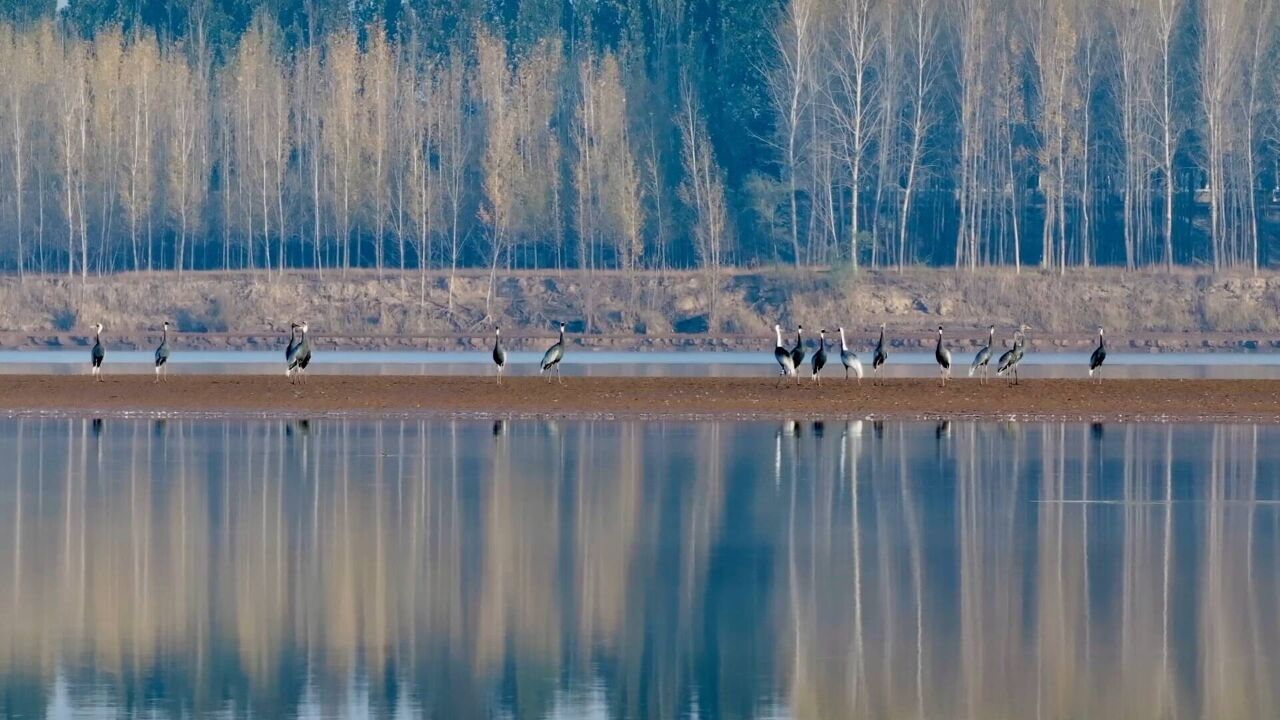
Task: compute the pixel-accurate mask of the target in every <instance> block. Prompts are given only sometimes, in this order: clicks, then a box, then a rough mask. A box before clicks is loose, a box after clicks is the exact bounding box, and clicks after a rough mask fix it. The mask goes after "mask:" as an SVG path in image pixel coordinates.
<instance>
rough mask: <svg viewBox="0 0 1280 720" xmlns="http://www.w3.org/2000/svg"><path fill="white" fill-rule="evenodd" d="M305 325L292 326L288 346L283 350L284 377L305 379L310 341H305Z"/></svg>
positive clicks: (308, 362)
mask: <svg viewBox="0 0 1280 720" xmlns="http://www.w3.org/2000/svg"><path fill="white" fill-rule="evenodd" d="M307 329H308V328H307V324H306V323H301V324H296V323H295V324H294V325H293V328H292V333H291V334H290V336H289V345H288V347H286V348H285V350H284V361H285V366H286V367H285V373H284V374H285V375H286V376H287V377H290V378H292V377H294V376H297V377H299V378H305V372H306V369H307V365H309V364H311V341H310V340H308V339H307Z"/></svg>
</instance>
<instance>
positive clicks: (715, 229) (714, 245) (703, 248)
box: [680, 78, 729, 332]
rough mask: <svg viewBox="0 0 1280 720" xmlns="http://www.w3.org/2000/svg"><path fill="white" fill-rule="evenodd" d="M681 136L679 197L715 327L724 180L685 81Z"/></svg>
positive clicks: (724, 220) (722, 245) (723, 229)
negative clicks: (688, 214)
mask: <svg viewBox="0 0 1280 720" xmlns="http://www.w3.org/2000/svg"><path fill="white" fill-rule="evenodd" d="M680 97H681V103H680V136H681V139H682V144H683V148H684V153H683V154H684V172H685V179H684V182H683V183H682V184H681V187H680V195H681V197H682V198H684V201H685V204H686V205H688V206H689V207H690V208H691V209H692V210H693V213H694V240H695V248H696V250H697V254H698V260H699V262H700V264H701V265H702V267H703V268H704V269H706V270H707V271H708V275H709V278H708V284H709V285H710V295H711V297H710V308H709V312H708V317H709V320H708V326H709V328H710V329H711V330H712V331H713V332H714V329H715V328H716V327H717V318H718V314H717V311H718V307H717V302H718V300H719V295H720V271H721V266H722V264H723V262H724V250H725V242H726V239H727V236H728V217H729V215H728V212H727V208H726V204H725V190H724V178H723V177H722V175H721V171H720V167H719V165H718V164H717V162H716V159H715V155H714V153H713V151H712V149H711V137H710V135H709V134H708V133H707V126H706V122H705V121H704V120H703V118H702V111H701V109H700V107H699V104H698V99H697V97H696V96H695V95H694V90H693V86H692V83H691V82H690V81H689V80H688V79H687V78H686V79H684V80H683V81H682V82H681V85H680Z"/></svg>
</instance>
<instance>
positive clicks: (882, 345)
mask: <svg viewBox="0 0 1280 720" xmlns="http://www.w3.org/2000/svg"><path fill="white" fill-rule="evenodd" d="M877 344H878V345H879V346H880V347H884V328H880V342H879V343H877Z"/></svg>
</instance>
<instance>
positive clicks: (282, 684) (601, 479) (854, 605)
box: [0, 419, 1280, 718]
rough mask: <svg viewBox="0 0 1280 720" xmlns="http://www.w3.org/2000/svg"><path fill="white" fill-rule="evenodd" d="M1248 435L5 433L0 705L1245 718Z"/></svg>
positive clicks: (1269, 677)
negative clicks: (7, 469)
mask: <svg viewBox="0 0 1280 720" xmlns="http://www.w3.org/2000/svg"><path fill="white" fill-rule="evenodd" d="M1278 439H1280V430H1278V429H1276V428H1272V427H1251V426H1189V425H1179V426H1169V425H1112V426H1107V427H1105V428H1103V427H1102V426H1097V425H1088V424H1082V425H1064V424H1026V425H1022V424H1013V423H1004V424H975V423H968V422H951V423H947V424H941V425H933V424H898V423H882V422H875V423H863V422H859V421H853V422H848V423H839V424H831V425H830V426H829V427H828V426H825V425H817V426H810V427H801V426H800V425H799V424H797V423H783V424H732V423H726V424H714V423H705V424H678V423H677V424H660V423H650V424H646V423H606V422H567V421H561V422H558V423H538V422H500V423H489V422H485V423H481V422H475V423H470V422H462V421H443V420H442V421H421V422H409V421H406V422H382V423H364V422H354V421H352V422H344V421H336V420H335V421H329V420H326V421H319V422H311V423H307V422H296V423H268V422H263V423H251V422H230V421H228V422H189V421H179V420H170V421H168V422H155V421H143V420H138V421H125V420H107V421H105V422H101V421H95V420H67V419H62V420H11V421H3V422H0V457H2V458H4V459H5V461H6V462H7V463H8V464H9V465H10V466H11V467H13V468H14V471H13V474H12V476H11V478H10V479H9V480H8V481H7V482H4V483H2V484H0V703H2V705H0V712H3V713H4V714H5V715H6V716H10V715H24V716H46V715H53V716H58V715H66V714H74V713H75V712H77V711H81V710H85V709H92V708H98V709H101V710H104V711H105V714H108V715H117V714H129V713H134V712H141V711H154V712H158V713H160V714H164V715H182V714H197V713H206V712H213V711H227V712H230V713H231V714H233V715H237V716H246V715H259V716H278V715H306V716H316V715H328V716H346V715H353V714H367V713H373V714H375V715H391V714H395V713H401V712H403V713H407V714H410V715H425V716H430V717H458V718H461V717H486V716H488V717H493V716H501V717H531V718H543V717H564V716H578V715H584V716H593V717H596V716H606V717H680V716H683V717H699V718H709V717H729V718H747V717H787V716H790V717H797V718H843V717H971V718H989V717H1029V716H1041V717H1125V718H1147V717H1150V718H1162V717H1173V716H1182V717H1213V718H1229V717H1274V716H1275V715H1276V713H1277V712H1278V711H1280V698H1278V697H1277V690H1276V687H1277V682H1276V681H1277V680H1278V679H1280V678H1278V677H1277V676H1278V675H1280V664H1278V662H1280V661H1278V660H1277V659H1276V657H1275V654H1274V652H1272V651H1271V649H1272V648H1273V647H1275V646H1276V644H1277V640H1280V614H1278V613H1276V608H1277V607H1278V605H1277V603H1278V601H1280V597H1278V594H1280V566H1278V565H1277V561H1276V558H1277V554H1276V551H1277V545H1278V544H1280V533H1278V532H1277V530H1278V528H1277V519H1278V517H1277V513H1280V487H1278V486H1277V485H1278V483H1280V449H1278V448H1280V445H1278V444H1277V442H1276V441H1277V440H1278ZM771 440H772V442H770V441H771Z"/></svg>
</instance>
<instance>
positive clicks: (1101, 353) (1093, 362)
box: [1089, 328, 1107, 382]
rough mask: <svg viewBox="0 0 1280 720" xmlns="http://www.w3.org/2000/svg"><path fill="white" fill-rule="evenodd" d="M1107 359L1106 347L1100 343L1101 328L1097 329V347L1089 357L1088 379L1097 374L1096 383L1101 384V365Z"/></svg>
mask: <svg viewBox="0 0 1280 720" xmlns="http://www.w3.org/2000/svg"><path fill="white" fill-rule="evenodd" d="M1106 359H1107V346H1106V343H1104V342H1103V341H1102V328H1098V347H1096V348H1094V350H1093V354H1092V355H1090V356H1089V377H1093V374H1094V373H1095V372H1097V373H1098V382H1102V363H1103V362H1104V361H1105V360H1106Z"/></svg>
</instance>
